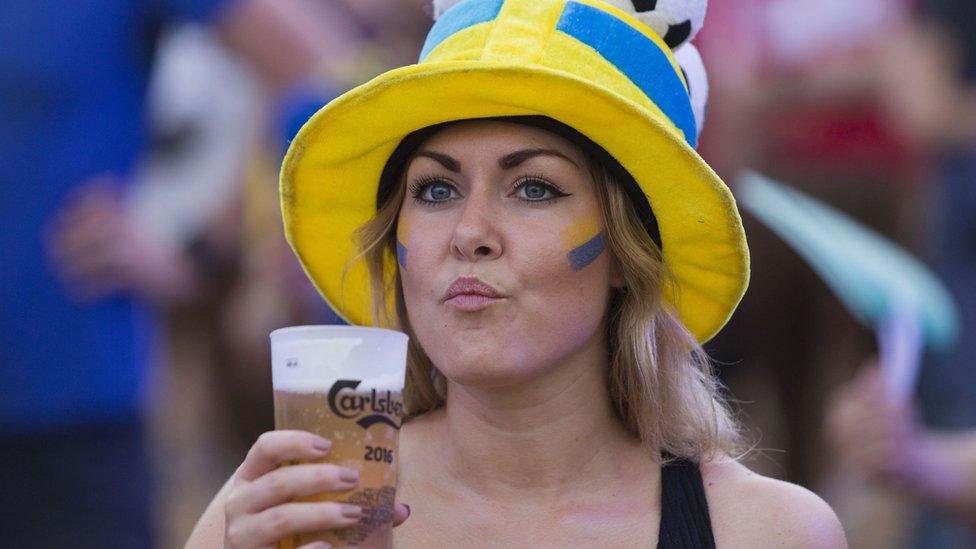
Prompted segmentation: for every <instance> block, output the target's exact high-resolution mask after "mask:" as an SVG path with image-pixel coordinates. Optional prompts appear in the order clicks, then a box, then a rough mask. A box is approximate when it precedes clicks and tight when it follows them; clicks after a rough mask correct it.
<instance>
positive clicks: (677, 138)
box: [281, 60, 749, 341]
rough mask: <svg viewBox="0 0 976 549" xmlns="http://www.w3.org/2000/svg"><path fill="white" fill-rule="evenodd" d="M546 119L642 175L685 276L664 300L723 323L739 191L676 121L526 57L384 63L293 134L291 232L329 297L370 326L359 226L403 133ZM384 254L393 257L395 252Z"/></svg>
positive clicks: (677, 268) (287, 217)
mask: <svg viewBox="0 0 976 549" xmlns="http://www.w3.org/2000/svg"><path fill="white" fill-rule="evenodd" d="M525 115H542V116H547V117H550V118H553V119H555V120H558V121H560V122H562V123H564V124H567V125H569V126H571V127H573V128H575V129H576V130H578V131H579V132H580V133H582V134H583V135H585V136H587V137H588V138H590V139H591V140H592V141H594V142H595V143H597V144H599V145H600V146H602V147H603V148H604V149H605V150H606V151H607V152H609V153H610V154H611V155H612V156H613V157H614V158H616V159H617V161H618V162H619V163H620V164H621V165H622V166H623V167H624V168H625V169H626V170H627V171H628V172H630V174H631V175H632V176H633V177H634V179H635V180H636V181H637V183H638V185H639V186H640V187H641V189H642V190H643V191H644V193H645V195H646V196H647V198H648V201H649V203H650V205H651V208H652V210H653V211H654V215H655V217H656V218H657V224H658V227H659V229H660V235H661V244H662V248H663V253H664V261H665V264H666V267H667V269H668V270H669V272H670V273H671V274H672V276H673V278H674V281H675V282H676V284H675V288H674V289H673V290H666V295H665V297H666V299H668V301H670V302H671V303H672V305H673V306H674V307H675V308H676V310H677V312H678V314H679V316H680V318H681V320H682V321H683V322H684V324H685V326H686V327H687V328H688V329H689V331H690V332H691V333H692V334H694V336H695V337H696V338H697V339H698V340H699V341H706V340H708V339H709V338H711V337H712V336H713V335H714V334H715V333H716V332H717V331H718V330H719V329H720V328H721V327H722V326H723V325H724V324H725V323H726V321H727V320H728V318H729V316H730V315H731V313H732V311H733V310H734V309H735V307H736V305H737V304H738V302H739V300H740V299H741V297H742V295H743V293H744V291H745V288H746V286H747V285H748V279H749V252H748V248H747V246H746V241H745V235H744V233H743V230H742V223H741V220H740V218H739V213H738V210H737V209H736V206H735V201H734V199H733V197H732V194H731V192H730V191H729V189H728V188H727V187H726V186H725V184H724V183H723V182H722V181H721V179H719V177H718V176H717V175H716V174H715V173H714V172H713V171H712V169H711V168H710V167H709V166H708V165H707V164H706V163H705V162H704V161H703V160H702V159H701V158H700V157H699V156H698V154H697V153H696V152H695V151H694V150H693V149H692V148H691V147H690V146H688V144H687V143H686V142H685V140H684V139H683V137H682V135H681V134H680V133H679V132H678V131H677V130H675V129H674V127H673V126H671V125H670V124H668V123H666V122H664V121H663V120H662V119H660V118H658V117H657V116H655V114H654V113H653V112H651V111H649V110H648V109H646V108H644V107H641V106H639V105H637V104H635V103H633V102H632V101H631V100H629V99H627V98H625V97H622V96H620V95H618V94H616V93H614V92H612V91H609V90H607V89H605V88H602V87H599V86H597V85H595V84H593V83H591V82H589V81H587V80H585V79H582V78H579V77H576V76H574V75H572V74H569V73H565V72H560V71H555V70H550V69H546V68H542V67H537V66H533V67H527V66H526V65H524V64H515V63H504V62H489V61H485V60H478V61H452V62H440V63H426V64H420V65H410V66H406V67H402V68H399V69H395V70H393V71H390V72H387V73H385V74H383V75H381V76H379V77H377V78H375V79H373V80H372V81H370V82H368V83H366V84H364V85H362V86H359V87H357V88H355V89H353V90H351V91H349V92H347V93H346V94H344V95H343V96H341V97H339V98H337V99H336V100H334V101H332V102H331V103H329V104H328V105H326V106H325V107H323V108H322V109H321V110H320V111H319V112H317V113H316V114H315V115H314V116H313V117H312V118H311V119H310V120H309V121H308V122H307V123H306V124H305V126H304V127H303V128H302V130H301V131H300V132H299V133H298V135H297V136H296V137H295V140H294V141H293V142H292V145H291V147H290V148H289V150H288V154H287V155H286V156H285V160H284V164H283V165H282V171H281V203H282V214H283V217H284V223H285V234H286V236H287V238H288V241H289V243H290V244H291V246H292V248H293V249H294V250H295V253H296V254H297V255H298V257H299V259H300V261H301V263H302V266H303V267H304V269H305V271H306V273H307V274H308V276H309V277H310V278H311V280H312V281H313V283H314V284H315V286H316V287H317V288H318V290H319V291H320V292H321V294H322V295H323V297H325V299H326V300H327V301H328V303H329V304H330V306H332V308H333V309H334V310H335V311H336V312H337V313H338V314H339V315H340V316H341V317H342V318H343V319H344V320H346V321H347V322H349V323H352V324H358V325H369V324H371V318H372V305H371V303H372V299H371V293H370V284H369V278H368V272H367V270H366V266H365V263H364V262H363V261H361V260H357V254H358V253H359V251H358V249H357V248H356V244H355V242H354V241H353V238H352V237H353V234H354V232H355V231H356V229H358V228H359V227H361V226H362V225H364V224H365V223H367V222H368V221H369V220H370V219H371V218H372V217H373V216H374V215H375V213H376V207H377V205H376V197H377V190H378V187H379V183H380V177H381V175H382V171H383V168H384V166H385V164H386V162H387V160H388V159H389V157H390V155H391V154H392V153H393V151H394V150H395V149H396V147H397V146H398V145H399V143H400V141H401V140H402V139H403V138H404V137H405V136H407V135H408V134H410V133H412V132H414V131H416V130H419V129H422V128H426V127H428V126H432V125H435V124H440V123H443V122H449V121H452V120H464V119H475V118H489V117H504V116H525ZM388 261H389V262H390V263H392V264H394V265H395V259H394V258H393V257H392V254H391V255H390V256H389V257H388Z"/></svg>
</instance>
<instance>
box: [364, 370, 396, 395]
mask: <svg viewBox="0 0 976 549" xmlns="http://www.w3.org/2000/svg"><path fill="white" fill-rule="evenodd" d="M370 389H376V390H377V391H402V390H403V375H402V374H383V375H381V376H377V377H372V378H369V379H364V380H363V381H362V383H360V384H359V387H357V388H356V390H357V391H369V390H370Z"/></svg>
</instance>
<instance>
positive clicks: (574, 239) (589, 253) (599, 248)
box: [562, 217, 607, 271]
mask: <svg viewBox="0 0 976 549" xmlns="http://www.w3.org/2000/svg"><path fill="white" fill-rule="evenodd" d="M562 240H563V246H564V247H565V249H566V258H567V259H568V260H569V265H570V267H572V269H573V270H574V271H582V270H583V269H585V268H586V267H587V265H589V264H590V263H593V262H594V261H596V259H597V258H598V257H600V254H602V253H603V251H604V250H605V249H606V248H607V242H606V235H605V234H604V232H603V227H602V224H601V223H600V220H599V219H598V218H596V217H585V218H583V219H580V220H578V221H576V222H575V223H573V224H572V225H570V226H569V227H566V228H565V229H563V231H562Z"/></svg>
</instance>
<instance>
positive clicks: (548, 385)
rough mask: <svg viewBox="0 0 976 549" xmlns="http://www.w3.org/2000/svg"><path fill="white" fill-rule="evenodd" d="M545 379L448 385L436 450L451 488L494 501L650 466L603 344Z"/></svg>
mask: <svg viewBox="0 0 976 549" xmlns="http://www.w3.org/2000/svg"><path fill="white" fill-rule="evenodd" d="M589 347H592V349H588V350H584V351H583V352H582V353H580V354H578V355H577V356H575V357H573V358H572V359H570V360H569V361H568V362H567V363H564V364H561V365H560V366H559V367H556V368H552V369H551V372H550V373H548V374H546V375H545V376H543V378H541V379H533V380H532V381H530V382H527V383H523V384H520V385H517V386H511V387H503V388H492V389H484V388H477V387H466V386H462V385H458V384H455V383H450V384H449V387H448V399H447V404H446V406H445V407H444V409H442V410H440V411H439V414H438V415H440V418H439V421H441V422H443V424H442V425H444V426H445V428H444V429H442V430H440V432H441V433H442V436H443V438H441V440H440V441H439V443H438V445H437V447H438V448H440V449H441V451H439V452H438V459H439V460H440V461H441V463H440V466H441V467H442V470H443V471H445V472H447V473H448V474H449V475H450V477H451V478H450V480H451V482H452V483H458V484H460V485H462V486H467V487H468V488H470V489H472V490H473V491H475V492H477V493H480V494H485V495H491V496H492V497H499V496H504V495H506V493H507V494H511V495H515V496H517V497H520V498H524V497H525V496H526V495H527V494H531V497H533V498H538V497H546V496H556V497H558V496H560V495H562V494H565V493H566V492H567V491H576V490H578V489H579V488H584V487H586V486H588V485H600V486H601V487H602V488H606V486H607V485H608V484H613V483H619V482H621V481H622V479H626V478H627V477H628V475H627V474H625V473H626V472H627V471H628V470H632V468H634V467H641V466H643V467H646V466H648V465H650V464H651V463H652V462H651V459H650V453H649V450H647V448H646V447H644V446H642V445H641V444H640V442H639V441H637V440H635V439H634V438H633V437H632V436H631V435H630V434H629V433H627V432H626V431H625V430H624V428H623V426H622V425H621V424H620V421H619V420H618V419H617V418H616V416H615V415H614V412H613V409H612V408H611V405H610V401H609V398H608V397H607V386H606V374H605V372H606V369H607V367H608V363H607V359H606V352H605V351H604V349H605V344H604V343H603V342H602V341H599V342H597V344H595V345H591V346H589Z"/></svg>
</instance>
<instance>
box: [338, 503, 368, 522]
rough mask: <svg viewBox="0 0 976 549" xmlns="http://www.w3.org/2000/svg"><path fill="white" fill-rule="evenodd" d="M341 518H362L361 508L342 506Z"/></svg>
mask: <svg viewBox="0 0 976 549" xmlns="http://www.w3.org/2000/svg"><path fill="white" fill-rule="evenodd" d="M342 516H344V517H346V518H351V519H358V518H362V516H363V508H362V507H360V506H358V505H343V506H342Z"/></svg>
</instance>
